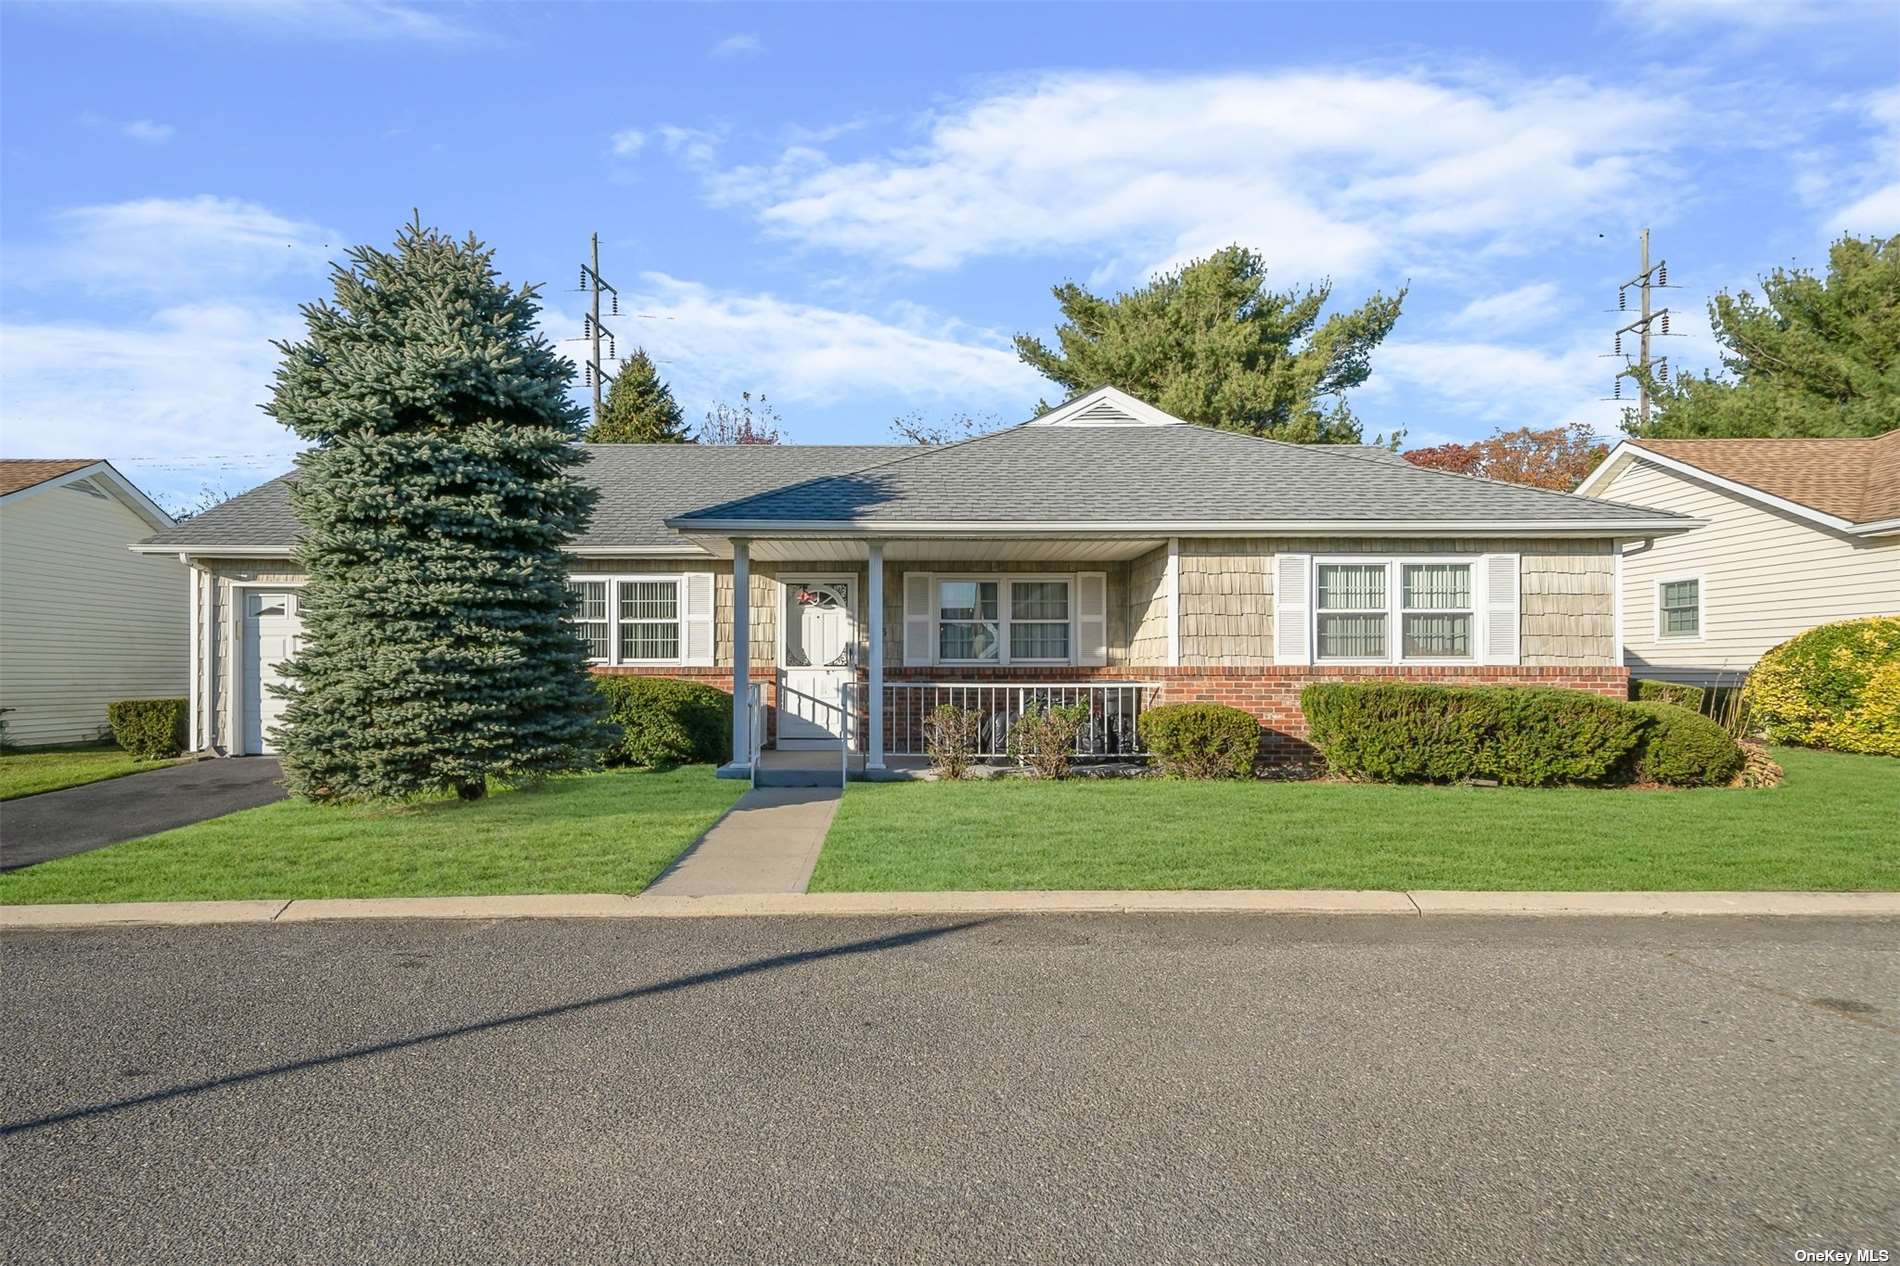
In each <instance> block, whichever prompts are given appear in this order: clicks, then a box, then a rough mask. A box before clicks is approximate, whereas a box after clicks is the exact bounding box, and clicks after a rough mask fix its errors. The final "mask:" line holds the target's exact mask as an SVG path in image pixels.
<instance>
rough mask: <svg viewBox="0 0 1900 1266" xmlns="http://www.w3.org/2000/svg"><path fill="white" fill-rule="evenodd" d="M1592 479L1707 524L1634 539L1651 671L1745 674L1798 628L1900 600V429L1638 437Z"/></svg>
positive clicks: (1631, 657)
mask: <svg viewBox="0 0 1900 1266" xmlns="http://www.w3.org/2000/svg"><path fill="white" fill-rule="evenodd" d="M1578 491H1579V492H1580V493H1582V494H1584V495H1586V496H1595V497H1602V498H1605V499H1607V500H1611V501H1616V502H1622V503H1625V504H1629V505H1640V506H1648V507H1651V508H1653V509H1658V510H1670V511H1674V512H1676V513H1678V514H1684V515H1688V516H1690V517H1692V518H1695V519H1699V520H1701V521H1703V523H1705V524H1706V526H1704V527H1699V528H1697V529H1695V530H1694V531H1691V532H1687V533H1683V534H1681V535H1678V536H1669V537H1659V538H1656V539H1654V540H1653V541H1650V542H1647V543H1630V544H1626V545H1624V546H1623V547H1622V551H1621V555H1620V564H1619V565H1620V566H1621V568H1622V573H1623V582H1622V590H1623V598H1622V603H1621V606H1620V611H1619V614H1620V619H1621V624H1622V646H1623V659H1624V663H1625V664H1626V665H1627V666H1628V667H1629V669H1630V671H1631V672H1632V673H1633V674H1635V675H1636V676H1638V677H1653V678H1658V679H1662V680H1670V681H1686V682H1694V683H1698V684H1715V683H1720V682H1723V681H1732V680H1735V679H1736V678H1738V677H1739V676H1740V675H1741V674H1743V673H1745V672H1747V671H1748V670H1749V669H1750V668H1752V667H1753V666H1754V664H1755V661H1756V660H1758V659H1759V658H1761V656H1762V653H1763V652H1765V651H1767V650H1768V649H1769V648H1771V647H1773V646H1775V645H1777V644H1779V643H1781V642H1784V641H1786V640H1787V639H1788V638H1790V637H1793V636H1794V635H1795V634H1797V633H1802V632H1805V631H1806V630H1808V629H1811V628H1814V627H1816V626H1817V625H1821V624H1829V623H1832V622H1834V621H1836V620H1848V619H1853V618H1855V617H1858V616H1869V615H1892V614H1895V613H1900V431H1890V432H1888V433H1887V434H1886V435H1882V436H1879V437H1876V438H1871V439H1747V440H1649V441H1631V442H1628V443H1625V444H1622V445H1620V446H1618V448H1617V449H1616V450H1615V451H1614V452H1613V453H1611V455H1610V456H1609V458H1608V459H1606V460H1605V461H1604V463H1603V465H1602V466H1600V467H1598V469H1597V470H1596V471H1595V472H1593V473H1592V474H1591V476H1590V478H1589V479H1587V480H1585V481H1584V483H1583V486H1582V487H1581V488H1579V489H1578Z"/></svg>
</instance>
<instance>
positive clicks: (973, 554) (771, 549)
mask: <svg viewBox="0 0 1900 1266" xmlns="http://www.w3.org/2000/svg"><path fill="white" fill-rule="evenodd" d="M693 539H694V541H695V542H696V543H697V544H699V545H701V546H703V547H705V548H706V549H708V550H710V551H712V553H713V554H714V555H715V556H716V557H719V558H731V557H732V543H731V542H730V541H728V540H726V539H724V538H722V537H703V536H702V537H695V538H693ZM1166 543H1167V538H1165V537H1102V536H1090V537H1049V536H1034V537H1030V536H1024V537H993V536H983V537H955V538H944V537H938V538H930V539H912V540H905V539H902V538H896V537H893V538H891V539H889V540H886V541H885V542H884V558H885V560H886V561H888V562H968V563H985V562H1018V561H1022V562H1034V561H1041V560H1045V559H1071V560H1074V561H1077V562H1118V561H1121V560H1123V559H1129V558H1138V557H1140V556H1141V555H1143V554H1146V553H1147V552H1148V551H1149V550H1152V549H1154V548H1155V547H1157V546H1160V545H1165V544H1166ZM750 553H751V557H752V559H753V561H754V562H784V563H861V562H863V561H864V560H865V559H866V558H868V557H870V548H869V543H868V542H867V541H866V540H865V539H864V538H863V537H857V538H839V537H775V536H755V537H752V538H751V551H750Z"/></svg>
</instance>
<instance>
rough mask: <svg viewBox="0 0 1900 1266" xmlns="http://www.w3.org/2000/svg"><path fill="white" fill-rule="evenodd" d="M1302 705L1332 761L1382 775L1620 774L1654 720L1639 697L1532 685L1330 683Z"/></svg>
mask: <svg viewBox="0 0 1900 1266" xmlns="http://www.w3.org/2000/svg"><path fill="white" fill-rule="evenodd" d="M1300 707H1301V708H1302V710H1304V711H1305V713H1306V722H1307V729H1308V741H1309V742H1311V743H1312V744H1313V746H1314V747H1316V748H1318V749H1319V750H1320V752H1321V753H1322V754H1323V755H1324V756H1325V757H1326V763H1327V765H1328V766H1329V767H1330V768H1332V769H1333V770H1334V771H1336V772H1338V773H1343V774H1346V775H1349V776H1352V777H1358V778H1370V779H1374V780H1377V781H1380V782H1461V781H1464V780H1467V779H1486V780H1495V781H1497V782H1500V783H1503V784H1505V785H1507V786H1520V787H1543V786H1553V785H1559V784H1564V783H1606V782H1616V781H1620V780H1623V779H1626V778H1628V777H1629V776H1630V772H1631V771H1632V770H1633V769H1634V768H1635V765H1636V760H1637V757H1638V752H1639V745H1640V744H1641V742H1642V738H1643V734H1644V732H1645V730H1646V729H1648V727H1649V726H1650V725H1651V723H1652V718H1651V717H1650V716H1649V715H1648V714H1647V713H1646V712H1644V711H1643V710H1642V708H1641V707H1640V706H1639V705H1636V704H1630V703H1623V702H1620V701H1618V700H1615V699H1605V698H1603V697H1602V696H1600V695H1593V694H1590V693H1588V692H1586V691H1582V690H1555V689H1545V688H1541V687H1529V686H1432V685H1414V684H1411V683H1407V682H1366V683H1326V684H1316V685H1311V686H1308V687H1307V688H1306V689H1305V690H1303V691H1301V692H1300Z"/></svg>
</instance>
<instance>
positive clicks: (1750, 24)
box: [1611, 0, 1876, 35]
mask: <svg viewBox="0 0 1900 1266" xmlns="http://www.w3.org/2000/svg"><path fill="white" fill-rule="evenodd" d="M1857 8H1858V9H1861V10H1862V11H1864V12H1865V13H1868V14H1872V13H1873V12H1874V10H1875V8H1876V6H1875V4H1873V3H1871V2H1869V3H1865V4H1862V5H1856V4H1852V3H1829V4H1822V3H1817V2H1816V0H1615V3H1614V4H1612V5H1611V14H1612V20H1613V21H1614V22H1615V23H1616V24H1617V25H1619V26H1624V27H1632V26H1633V27H1636V28H1638V29H1641V30H1645V31H1650V32H1670V33H1675V32H1680V31H1682V30H1684V29H1686V28H1689V27H1704V28H1706V27H1726V28H1729V29H1731V30H1734V31H1737V32H1740V33H1744V34H1751V35H1761V34H1766V33H1768V32H1771V31H1780V30H1786V29H1788V28H1790V27H1798V26H1814V25H1819V24H1821V23H1824V22H1829V21H1834V20H1839V19H1840V18H1843V17H1846V16H1848V15H1849V14H1851V13H1853V12H1854V10H1856V9H1857Z"/></svg>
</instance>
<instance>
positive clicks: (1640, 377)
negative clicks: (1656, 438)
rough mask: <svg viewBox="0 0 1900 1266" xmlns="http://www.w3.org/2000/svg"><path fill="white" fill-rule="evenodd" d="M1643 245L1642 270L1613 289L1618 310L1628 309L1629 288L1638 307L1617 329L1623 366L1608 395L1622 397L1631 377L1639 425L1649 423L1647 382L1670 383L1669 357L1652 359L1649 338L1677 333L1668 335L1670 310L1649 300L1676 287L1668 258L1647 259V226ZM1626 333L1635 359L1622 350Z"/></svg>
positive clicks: (1625, 310) (1616, 353) (1671, 336)
mask: <svg viewBox="0 0 1900 1266" xmlns="http://www.w3.org/2000/svg"><path fill="white" fill-rule="evenodd" d="M1642 244H1643V245H1642V251H1643V255H1642V271H1641V272H1639V273H1637V274H1636V275H1635V276H1634V277H1631V278H1630V279H1629V280H1628V281H1626V282H1624V283H1623V284H1622V285H1620V286H1618V287H1617V288H1616V310H1617V311H1618V312H1628V311H1629V300H1630V292H1631V291H1635V292H1636V295H1637V305H1638V309H1637V317H1636V319H1635V320H1634V321H1631V322H1630V323H1629V324H1628V325H1625V326H1623V327H1621V328H1620V329H1618V330H1617V332H1616V345H1615V351H1614V353H1613V354H1614V355H1617V356H1621V357H1622V358H1623V363H1624V368H1623V369H1622V370H1621V371H1620V372H1619V373H1618V374H1617V375H1616V386H1615V388H1614V390H1613V392H1612V395H1611V397H1610V398H1611V399H1613V400H1621V399H1622V398H1623V380H1624V379H1625V378H1634V379H1635V380H1636V416H1637V419H1638V424H1639V425H1640V426H1647V425H1648V424H1649V384H1650V383H1651V382H1656V383H1660V384H1663V385H1665V386H1666V385H1668V382H1669V358H1668V357H1667V356H1657V357H1654V358H1652V357H1651V356H1650V353H1649V344H1650V340H1651V339H1652V338H1662V337H1670V338H1675V337H1680V336H1679V335H1672V334H1670V331H1669V309H1668V308H1655V307H1652V306H1651V303H1650V291H1651V290H1674V289H1676V287H1674V286H1671V285H1670V284H1669V261H1668V260H1666V259H1664V260H1658V261H1656V262H1655V263H1654V264H1652V263H1650V262H1649V230H1648V229H1644V230H1643V235H1642ZM1625 334H1633V335H1635V336H1636V341H1637V342H1636V359H1635V360H1634V361H1632V360H1630V358H1629V354H1628V353H1627V352H1625V351H1624V350H1623V336H1624V335H1625Z"/></svg>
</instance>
